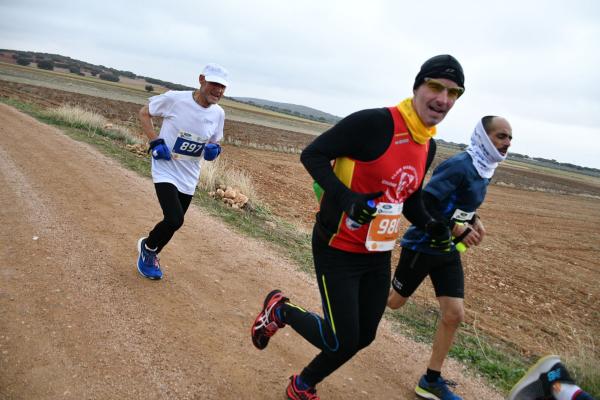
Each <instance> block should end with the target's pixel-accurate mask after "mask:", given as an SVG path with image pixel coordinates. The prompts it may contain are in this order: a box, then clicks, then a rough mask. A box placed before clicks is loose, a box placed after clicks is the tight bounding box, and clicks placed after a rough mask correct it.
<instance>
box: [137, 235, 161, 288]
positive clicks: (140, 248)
mask: <svg viewBox="0 0 600 400" xmlns="http://www.w3.org/2000/svg"><path fill="white" fill-rule="evenodd" d="M144 239H146V238H145V237H142V238H140V240H138V242H137V251H138V262H137V263H136V268H137V270H138V272H139V273H140V275H141V276H143V277H144V278H146V279H150V280H153V281H158V280H161V279H162V276H160V277H158V276H147V275H144V273H143V272H142V270H141V269H140V263H139V260H140V256H141V255H142V241H143V240H144Z"/></svg>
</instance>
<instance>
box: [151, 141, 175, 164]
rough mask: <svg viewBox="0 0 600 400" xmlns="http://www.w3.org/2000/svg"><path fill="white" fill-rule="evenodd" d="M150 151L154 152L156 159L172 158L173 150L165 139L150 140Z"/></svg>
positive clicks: (153, 155)
mask: <svg viewBox="0 0 600 400" xmlns="http://www.w3.org/2000/svg"><path fill="white" fill-rule="evenodd" d="M148 152H149V153H152V157H154V159H155V160H170V159H171V151H170V150H169V148H168V147H167V145H166V144H165V141H164V139H160V138H159V139H154V140H153V141H151V142H150V148H149V149H148Z"/></svg>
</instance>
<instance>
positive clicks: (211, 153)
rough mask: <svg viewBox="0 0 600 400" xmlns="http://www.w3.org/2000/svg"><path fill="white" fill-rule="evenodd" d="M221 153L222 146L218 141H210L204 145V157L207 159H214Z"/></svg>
mask: <svg viewBox="0 0 600 400" xmlns="http://www.w3.org/2000/svg"><path fill="white" fill-rule="evenodd" d="M219 154H221V146H219V145H218V144H217V143H208V144H207V145H206V146H204V159H205V160H206V161H212V160H214V159H215V158H217V157H218V156H219Z"/></svg>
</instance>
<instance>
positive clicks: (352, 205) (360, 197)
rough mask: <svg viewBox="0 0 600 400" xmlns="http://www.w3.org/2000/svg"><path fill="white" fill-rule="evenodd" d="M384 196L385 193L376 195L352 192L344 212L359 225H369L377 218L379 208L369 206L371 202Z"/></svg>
mask: <svg viewBox="0 0 600 400" xmlns="http://www.w3.org/2000/svg"><path fill="white" fill-rule="evenodd" d="M381 195H383V192H376V193H356V192H352V191H350V194H349V195H348V197H347V199H346V202H345V207H344V211H346V214H347V215H348V217H349V218H350V219H351V220H353V221H354V222H356V223H357V224H359V225H364V224H366V223H369V222H371V221H372V220H373V218H375V214H376V213H377V207H373V206H371V205H369V204H368V202H369V200H373V199H376V198H378V197H380V196H381Z"/></svg>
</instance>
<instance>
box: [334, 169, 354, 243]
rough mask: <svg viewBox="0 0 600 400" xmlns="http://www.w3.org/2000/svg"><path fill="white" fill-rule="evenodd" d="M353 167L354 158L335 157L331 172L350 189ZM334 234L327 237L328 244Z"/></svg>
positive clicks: (342, 219) (338, 229)
mask: <svg viewBox="0 0 600 400" xmlns="http://www.w3.org/2000/svg"><path fill="white" fill-rule="evenodd" d="M355 167H356V162H354V160H351V159H349V158H348V157H339V158H336V159H335V165H334V166H333V173H334V174H335V176H337V177H338V179H339V180H340V181H342V183H343V184H344V185H346V187H347V188H348V189H350V188H351V185H352V177H353V176H354V168H355ZM343 216H344V214H342V215H340V220H339V222H338V227H337V231H338V232H339V231H340V227H341V225H342V222H343V221H344V218H342V217H343ZM336 235H337V234H333V235H332V236H331V238H330V239H329V245H331V243H332V242H333V239H334V238H335V236H336Z"/></svg>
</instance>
